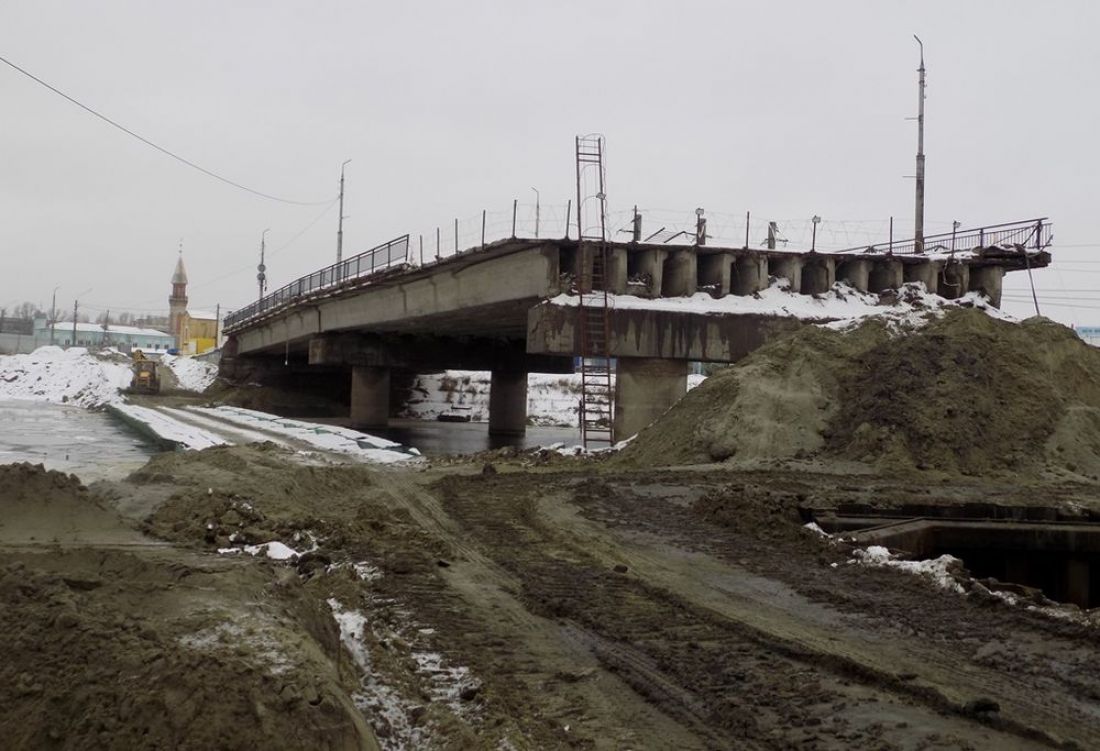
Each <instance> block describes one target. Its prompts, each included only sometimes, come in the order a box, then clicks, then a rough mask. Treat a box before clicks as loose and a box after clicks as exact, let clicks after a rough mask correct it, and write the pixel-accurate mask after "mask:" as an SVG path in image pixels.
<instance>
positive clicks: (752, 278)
mask: <svg viewBox="0 0 1100 751" xmlns="http://www.w3.org/2000/svg"><path fill="white" fill-rule="evenodd" d="M767 287H768V257H767V256H765V255H761V254H760V253H742V254H739V255H738V256H737V259H736V260H735V261H734V262H733V265H732V267H731V274H730V293H731V294H734V295H752V294H755V293H756V292H759V291H760V290H762V289H767Z"/></svg>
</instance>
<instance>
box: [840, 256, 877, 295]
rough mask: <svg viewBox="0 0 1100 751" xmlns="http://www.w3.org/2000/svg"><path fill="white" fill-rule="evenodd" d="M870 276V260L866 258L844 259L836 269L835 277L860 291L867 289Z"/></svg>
mask: <svg viewBox="0 0 1100 751" xmlns="http://www.w3.org/2000/svg"><path fill="white" fill-rule="evenodd" d="M870 277H871V262H870V261H869V260H868V259H866V258H854V259H852V260H851V261H844V262H843V263H841V264H840V267H839V268H837V270H836V278H837V279H838V280H839V281H842V282H846V283H847V284H848V285H849V286H850V287H852V288H854V289H857V290H859V291H860V292H866V291H867V285H868V283H869V282H870Z"/></svg>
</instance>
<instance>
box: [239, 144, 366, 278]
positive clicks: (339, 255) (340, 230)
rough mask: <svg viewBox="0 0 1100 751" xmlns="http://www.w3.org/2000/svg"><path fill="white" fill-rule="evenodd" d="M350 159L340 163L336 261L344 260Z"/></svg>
mask: <svg viewBox="0 0 1100 751" xmlns="http://www.w3.org/2000/svg"><path fill="white" fill-rule="evenodd" d="M350 161H351V160H350V159H345V160H344V163H343V164H341V165H340V219H339V220H338V221H337V223H336V263H340V261H342V260H344V167H345V166H347V163H348V162H350ZM330 195H331V194H330ZM329 205H330V206H331V205H332V204H329ZM260 297H263V293H261V294H260Z"/></svg>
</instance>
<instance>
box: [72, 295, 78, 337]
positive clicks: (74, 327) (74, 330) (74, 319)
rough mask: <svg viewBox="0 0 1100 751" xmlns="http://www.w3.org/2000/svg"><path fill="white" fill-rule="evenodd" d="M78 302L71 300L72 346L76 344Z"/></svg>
mask: <svg viewBox="0 0 1100 751" xmlns="http://www.w3.org/2000/svg"><path fill="white" fill-rule="evenodd" d="M78 305H79V303H78V302H77V301H76V300H73V343H72V346H73V347H75V346H76V311H77V307H78Z"/></svg>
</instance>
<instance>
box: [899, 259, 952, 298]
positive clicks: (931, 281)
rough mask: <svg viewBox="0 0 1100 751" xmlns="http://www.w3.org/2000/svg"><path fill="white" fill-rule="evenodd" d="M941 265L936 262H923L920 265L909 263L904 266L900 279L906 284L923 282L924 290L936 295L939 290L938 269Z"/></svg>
mask: <svg viewBox="0 0 1100 751" xmlns="http://www.w3.org/2000/svg"><path fill="white" fill-rule="evenodd" d="M942 268H943V264H942V263H941V262H938V261H924V262H922V263H910V264H906V265H905V270H904V271H903V272H902V278H903V279H904V280H905V281H906V282H924V288H925V289H927V290H928V291H929V292H931V293H932V294H937V293H938V292H939V289H940V269H942Z"/></svg>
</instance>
